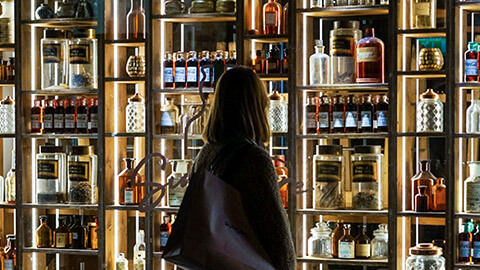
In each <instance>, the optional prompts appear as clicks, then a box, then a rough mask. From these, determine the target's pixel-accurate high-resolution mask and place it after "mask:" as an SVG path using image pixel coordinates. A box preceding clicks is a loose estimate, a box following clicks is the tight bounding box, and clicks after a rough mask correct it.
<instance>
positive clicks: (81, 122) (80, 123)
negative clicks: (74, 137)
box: [77, 98, 88, 134]
mask: <svg viewBox="0 0 480 270" xmlns="http://www.w3.org/2000/svg"><path fill="white" fill-rule="evenodd" d="M78 103H79V105H78V107H77V133H79V134H87V131H88V109H87V99H85V98H82V99H79V102H78Z"/></svg>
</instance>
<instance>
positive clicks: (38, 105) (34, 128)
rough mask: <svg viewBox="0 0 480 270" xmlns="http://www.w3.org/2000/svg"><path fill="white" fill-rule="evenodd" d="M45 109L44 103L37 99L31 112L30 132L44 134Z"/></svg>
mask: <svg viewBox="0 0 480 270" xmlns="http://www.w3.org/2000/svg"><path fill="white" fill-rule="evenodd" d="M42 120H43V108H42V101H41V100H38V99H36V100H35V101H34V102H33V107H32V109H31V110H30V121H31V122H30V132H31V133H42Z"/></svg>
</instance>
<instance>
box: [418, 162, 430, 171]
mask: <svg viewBox="0 0 480 270" xmlns="http://www.w3.org/2000/svg"><path fill="white" fill-rule="evenodd" d="M420 171H422V172H429V171H430V162H427V161H424V162H420Z"/></svg>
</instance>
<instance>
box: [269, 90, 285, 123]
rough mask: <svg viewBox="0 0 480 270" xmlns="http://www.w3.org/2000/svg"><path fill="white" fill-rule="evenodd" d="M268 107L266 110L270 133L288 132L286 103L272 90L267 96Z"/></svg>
mask: <svg viewBox="0 0 480 270" xmlns="http://www.w3.org/2000/svg"><path fill="white" fill-rule="evenodd" d="M268 98H269V99H270V107H269V109H268V123H269V124H270V129H271V130H272V132H288V102H287V101H286V100H285V98H284V97H283V96H282V95H280V94H279V93H278V91H277V90H274V91H273V92H272V94H270V95H269V96H268Z"/></svg>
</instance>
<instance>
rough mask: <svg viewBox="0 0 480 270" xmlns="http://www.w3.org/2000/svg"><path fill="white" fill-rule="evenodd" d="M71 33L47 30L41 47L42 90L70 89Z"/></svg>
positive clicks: (44, 32)
mask: <svg viewBox="0 0 480 270" xmlns="http://www.w3.org/2000/svg"><path fill="white" fill-rule="evenodd" d="M69 34H70V32H68V31H66V30H57V29H45V30H44V31H43V38H42V40H41V41H40V46H41V50H42V51H41V54H40V55H41V70H42V79H41V80H42V90H58V89H65V88H68V56H69V54H68V53H67V51H68V44H69V42H70V41H69V39H68V37H69Z"/></svg>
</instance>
